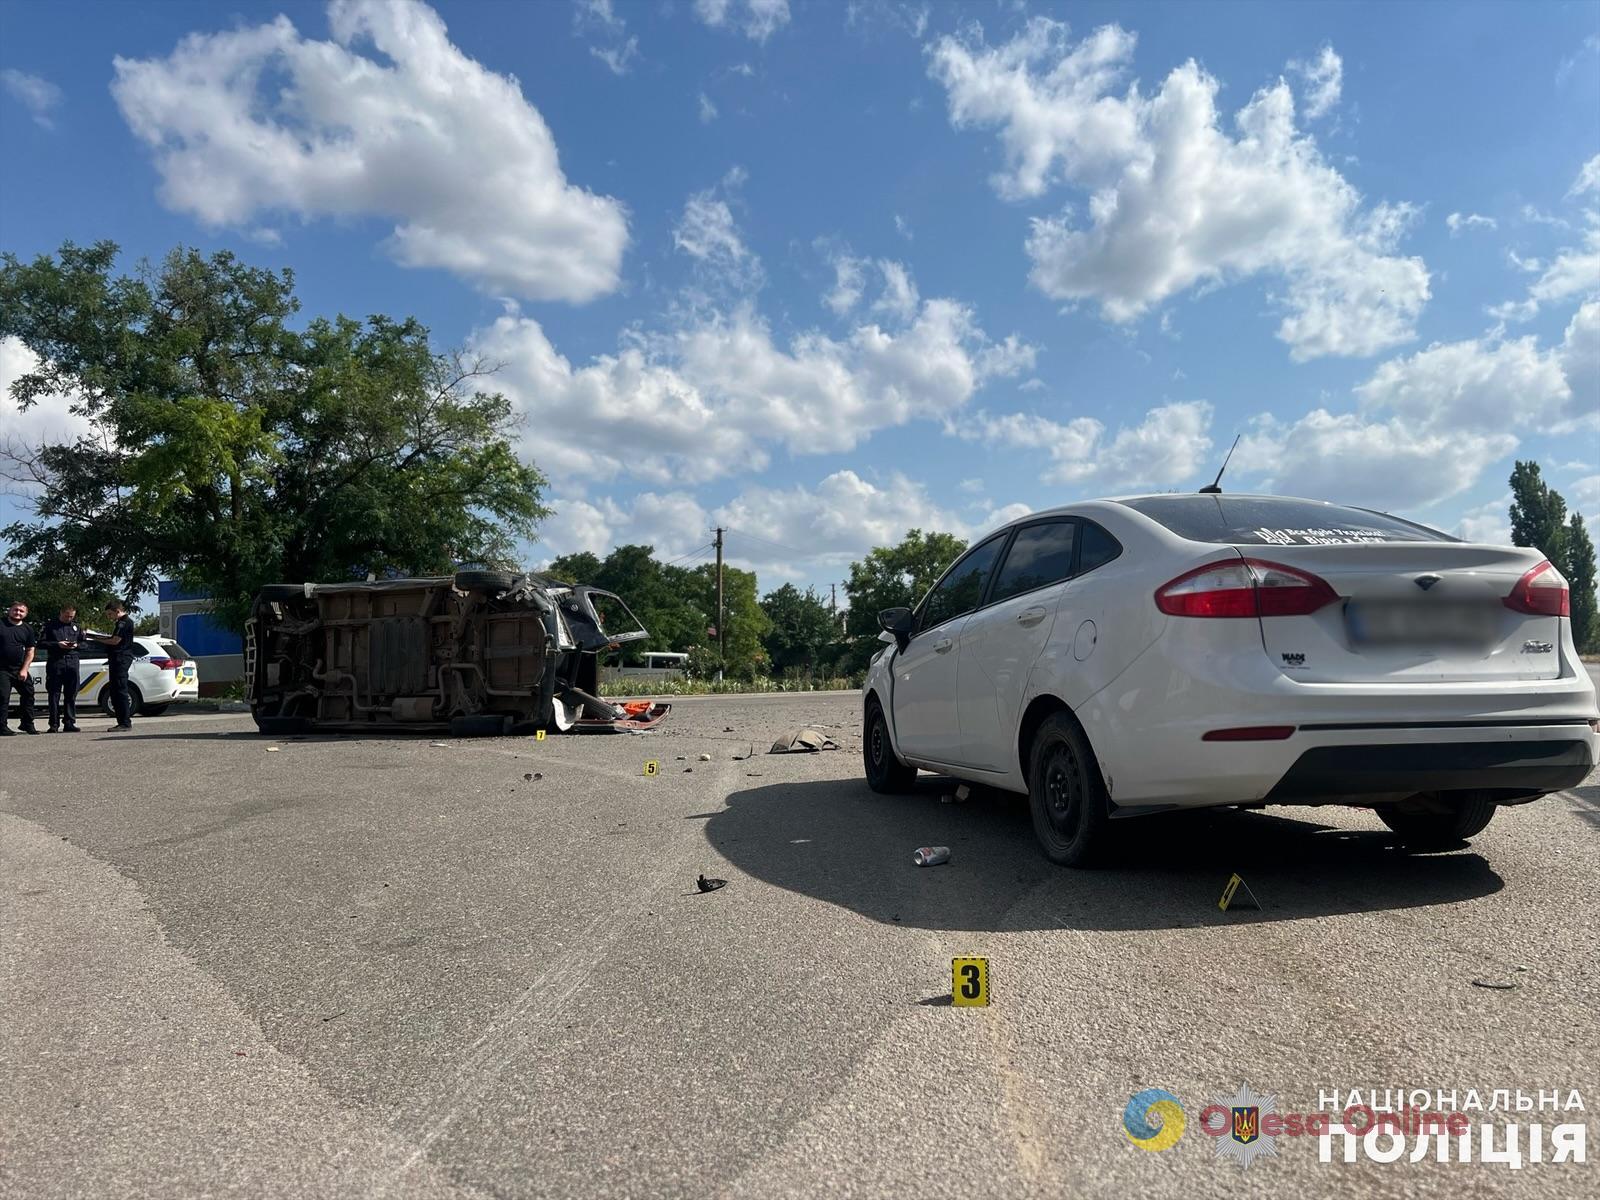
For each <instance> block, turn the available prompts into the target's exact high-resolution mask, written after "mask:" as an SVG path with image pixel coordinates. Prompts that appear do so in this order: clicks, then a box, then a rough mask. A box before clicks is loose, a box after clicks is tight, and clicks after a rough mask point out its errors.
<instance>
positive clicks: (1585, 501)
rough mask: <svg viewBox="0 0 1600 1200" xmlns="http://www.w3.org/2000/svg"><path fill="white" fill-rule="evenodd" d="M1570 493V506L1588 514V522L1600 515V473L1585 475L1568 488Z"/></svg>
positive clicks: (1590, 522) (1591, 522)
mask: <svg viewBox="0 0 1600 1200" xmlns="http://www.w3.org/2000/svg"><path fill="white" fill-rule="evenodd" d="M1568 490H1569V491H1570V492H1571V493H1572V505H1571V507H1572V508H1573V509H1574V510H1575V511H1577V512H1586V513H1588V514H1589V517H1590V520H1589V522H1588V523H1589V524H1593V523H1594V518H1595V517H1600V475H1585V476H1584V477H1583V478H1582V479H1579V480H1578V481H1577V482H1575V483H1574V484H1573V485H1572V487H1571V488H1569V489H1568Z"/></svg>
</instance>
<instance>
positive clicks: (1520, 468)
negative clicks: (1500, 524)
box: [1511, 459, 1567, 574]
mask: <svg viewBox="0 0 1600 1200" xmlns="http://www.w3.org/2000/svg"><path fill="white" fill-rule="evenodd" d="M1566 519H1567V503H1566V501H1565V500H1563V499H1562V498H1561V495H1560V493H1558V492H1556V491H1555V490H1554V489H1552V488H1551V487H1550V486H1549V485H1548V484H1547V483H1545V481H1544V479H1543V477H1542V476H1541V475H1540V473H1539V464H1538V463H1536V462H1523V461H1521V460H1520V459H1519V460H1518V461H1517V463H1516V466H1515V467H1513V468H1512V471H1511V543H1512V545H1515V546H1532V547H1533V548H1534V549H1536V550H1538V551H1539V552H1540V553H1542V554H1543V555H1544V556H1545V557H1546V558H1548V559H1549V560H1550V561H1551V562H1553V563H1555V565H1556V567H1557V568H1558V569H1559V568H1560V567H1561V563H1562V560H1563V558H1564V557H1565V556H1564V555H1563V554H1562V541H1563V538H1564V537H1565V534H1566V530H1565V527H1564V526H1565V522H1566ZM1563 574H1565V572H1564V571H1563Z"/></svg>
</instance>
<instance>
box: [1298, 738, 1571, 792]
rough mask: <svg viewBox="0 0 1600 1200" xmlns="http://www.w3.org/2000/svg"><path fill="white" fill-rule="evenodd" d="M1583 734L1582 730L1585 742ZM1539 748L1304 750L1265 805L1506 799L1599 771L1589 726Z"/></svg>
mask: <svg viewBox="0 0 1600 1200" xmlns="http://www.w3.org/2000/svg"><path fill="white" fill-rule="evenodd" d="M1578 730H1581V731H1582V734H1581V735H1580V734H1579V733H1578ZM1573 734H1574V736H1568V737H1548V738H1541V739H1539V740H1537V741H1533V740H1526V739H1522V740H1518V739H1515V738H1507V739H1506V740H1499V741H1492V742H1483V741H1477V742H1386V743H1379V744H1377V745H1370V746H1356V747H1352V746H1319V747H1315V748H1313V749H1310V750H1307V751H1305V752H1304V753H1303V754H1301V755H1300V757H1299V758H1297V759H1295V761H1294V764H1293V765H1292V766H1291V767H1290V768H1289V770H1288V771H1287V772H1285V774H1284V776H1283V778H1282V779H1280V780H1278V782H1277V784H1276V785H1274V786H1273V789H1272V790H1271V791H1270V792H1268V793H1267V796H1266V799H1267V802H1268V803H1271V804H1295V803H1304V802H1306V801H1314V800H1319V799H1322V798H1324V797H1328V796H1351V797H1357V796H1366V797H1373V796H1384V795H1408V796H1409V795H1415V794H1416V793H1418V792H1449V791H1464V790H1469V789H1470V790H1487V791H1492V792H1495V793H1501V794H1503V795H1501V798H1503V799H1515V798H1517V797H1519V796H1531V795H1540V794H1542V793H1545V792H1555V791H1560V790H1561V789H1562V788H1569V787H1575V786H1576V785H1578V784H1579V783H1582V782H1583V779H1584V777H1585V776H1586V775H1588V774H1589V772H1590V771H1592V770H1593V769H1594V765H1595V756H1594V749H1593V747H1592V746H1591V745H1590V744H1589V741H1590V739H1589V738H1588V737H1587V736H1586V735H1587V734H1588V728H1587V726H1580V727H1577V729H1574V730H1573Z"/></svg>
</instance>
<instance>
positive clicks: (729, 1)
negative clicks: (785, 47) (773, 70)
mask: <svg viewBox="0 0 1600 1200" xmlns="http://www.w3.org/2000/svg"><path fill="white" fill-rule="evenodd" d="M694 15H695V16H696V17H698V18H699V19H700V21H701V22H702V23H703V24H706V25H709V26H711V27H712V28H713V29H737V30H739V32H741V33H743V34H744V35H745V36H746V37H748V38H753V39H754V40H756V41H758V42H764V41H766V40H767V39H768V38H769V37H771V36H772V35H773V34H774V33H776V32H777V31H778V30H779V29H781V28H783V26H785V25H787V24H788V23H789V0H694Z"/></svg>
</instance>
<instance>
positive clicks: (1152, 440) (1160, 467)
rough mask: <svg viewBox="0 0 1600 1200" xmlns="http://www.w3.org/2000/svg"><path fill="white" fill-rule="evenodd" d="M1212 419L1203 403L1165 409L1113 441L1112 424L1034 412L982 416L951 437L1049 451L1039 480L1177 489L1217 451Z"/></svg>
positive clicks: (958, 426)
mask: <svg viewBox="0 0 1600 1200" xmlns="http://www.w3.org/2000/svg"><path fill="white" fill-rule="evenodd" d="M1211 413H1212V409H1211V405H1209V404H1207V403H1205V402H1204V401H1182V402H1179V403H1175V404H1166V405H1162V406H1161V407H1159V408H1153V409H1151V410H1150V411H1149V412H1148V413H1146V414H1145V416H1144V419H1143V420H1142V421H1140V422H1139V424H1137V425H1132V426H1126V425H1125V426H1123V427H1122V428H1121V429H1119V430H1118V431H1117V433H1116V435H1115V436H1114V437H1112V438H1109V439H1108V438H1107V437H1106V436H1105V434H1106V427H1105V425H1104V424H1103V423H1102V422H1100V421H1097V420H1095V419H1094V418H1093V417H1076V418H1074V419H1073V420H1071V421H1068V422H1066V423H1064V424H1063V423H1062V422H1059V421H1054V420H1051V419H1050V418H1048V417H1041V416H1037V415H1034V414H1029V413H1009V414H1007V415H1004V416H999V417H995V416H990V415H989V414H987V413H978V414H976V415H975V416H974V417H973V418H971V419H969V420H966V421H958V422H952V423H951V424H950V430H951V432H953V433H956V434H957V435H958V436H961V437H964V438H967V439H969V440H980V441H984V442H988V443H990V444H991V445H999V446H1006V447H1009V448H1012V449H1018V450H1034V451H1038V450H1042V451H1044V452H1045V453H1046V454H1048V455H1049V458H1050V461H1051V465H1050V467H1049V468H1048V469H1046V471H1045V472H1044V474H1043V475H1042V476H1041V477H1040V478H1041V479H1042V480H1043V481H1044V482H1046V483H1074V484H1084V485H1087V484H1091V483H1092V484H1095V485H1097V486H1099V487H1102V488H1127V487H1133V486H1135V485H1148V486H1153V487H1175V486H1177V485H1179V484H1181V483H1183V482H1184V481H1185V480H1187V479H1189V478H1190V477H1192V476H1193V475H1194V474H1195V472H1196V471H1197V470H1198V469H1200V467H1201V466H1202V465H1203V463H1204V460H1205V455H1206V453H1207V451H1209V450H1210V448H1211V438H1210V436H1209V430H1210V426H1211Z"/></svg>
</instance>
